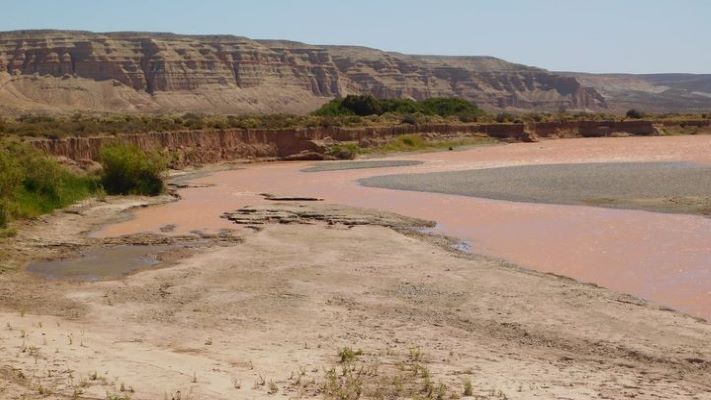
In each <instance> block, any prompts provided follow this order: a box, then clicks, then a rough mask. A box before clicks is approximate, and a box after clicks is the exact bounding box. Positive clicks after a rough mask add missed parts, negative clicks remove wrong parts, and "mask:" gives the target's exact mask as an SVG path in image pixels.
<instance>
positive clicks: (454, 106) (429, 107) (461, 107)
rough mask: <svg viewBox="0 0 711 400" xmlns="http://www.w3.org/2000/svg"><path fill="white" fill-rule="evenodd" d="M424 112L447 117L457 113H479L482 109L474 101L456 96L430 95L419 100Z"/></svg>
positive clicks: (481, 112)
mask: <svg viewBox="0 0 711 400" xmlns="http://www.w3.org/2000/svg"><path fill="white" fill-rule="evenodd" d="M420 105H421V107H422V112H423V113H424V114H430V115H432V114H434V115H439V116H441V117H449V116H452V115H459V114H471V115H480V114H483V111H482V110H480V109H479V107H477V106H476V105H474V103H472V102H470V101H467V100H464V99H460V98H456V97H430V98H429V99H426V100H423V101H421V102H420Z"/></svg>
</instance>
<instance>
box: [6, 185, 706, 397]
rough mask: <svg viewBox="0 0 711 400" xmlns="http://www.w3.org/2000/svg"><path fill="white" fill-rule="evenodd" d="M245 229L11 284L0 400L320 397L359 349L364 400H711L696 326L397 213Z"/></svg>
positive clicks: (75, 215)
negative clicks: (91, 271)
mask: <svg viewBox="0 0 711 400" xmlns="http://www.w3.org/2000/svg"><path fill="white" fill-rule="evenodd" d="M140 201H142V200H140ZM140 201H137V200H131V201H128V202H124V201H122V200H115V199H111V200H110V201H109V203H100V204H87V205H86V206H85V207H84V208H82V209H80V210H78V211H76V212H72V213H58V214H56V215H54V216H50V217H47V218H46V220H45V222H44V223H42V224H34V225H31V226H27V227H25V228H23V229H22V230H21V232H20V235H19V236H18V240H20V241H22V243H19V244H18V246H19V248H20V250H21V251H19V253H22V252H23V251H24V252H29V253H31V252H32V250H33V249H35V250H37V251H39V250H38V249H52V248H56V247H61V245H62V244H64V246H70V247H71V251H70V249H65V251H67V252H69V253H72V252H77V251H81V250H82V249H86V248H92V247H94V246H107V245H110V244H111V243H117V242H116V241H117V240H118V239H96V238H94V239H91V238H88V237H87V236H86V233H87V232H88V231H90V230H91V228H93V227H94V226H96V225H97V224H101V223H105V222H108V221H114V220H116V219H117V218H121V215H123V214H122V213H124V212H125V210H126V209H127V207H128V205H129V204H130V205H132V206H136V205H140ZM296 211H298V213H297V214H298V215H299V216H300V217H299V218H291V217H290V216H293V215H296V214H294V213H295V212H296ZM240 215H249V216H250V217H248V218H251V219H250V220H248V221H242V222H243V225H242V226H243V227H251V228H244V229H240V230H238V232H239V235H238V236H239V237H234V239H233V240H230V241H224V240H223V241H222V242H220V243H219V244H218V243H216V242H215V243H213V244H214V245H212V246H204V247H202V248H200V249H194V250H191V251H188V252H185V253H183V254H181V256H180V257H176V258H172V259H167V260H165V261H164V263H163V265H161V266H160V268H157V269H149V270H146V271H143V272H138V273H135V274H133V275H130V276H127V277H125V278H123V279H121V280H115V281H101V282H93V283H90V282H74V283H72V282H65V281H45V280H41V279H39V278H37V277H35V276H32V275H29V274H27V273H24V272H18V273H14V274H5V275H2V276H0V293H2V299H3V301H2V303H0V304H1V306H0V307H1V311H0V321H1V322H2V326H1V327H0V348H1V349H2V351H1V352H0V354H1V356H0V357H1V359H0V366H2V368H0V398H3V399H20V398H23V399H31V398H50V399H52V398H57V399H60V398H62V399H63V398H71V397H72V396H76V398H87V399H88V398H91V399H96V398H105V397H106V396H107V395H109V396H125V397H126V398H129V397H130V398H132V399H156V398H177V396H178V395H177V393H178V392H180V398H182V399H186V398H190V399H208V398H209V399H232V398H273V397H278V398H281V397H287V398H323V397H326V396H325V394H324V391H323V390H331V389H333V384H334V382H335V384H336V385H338V384H339V382H340V379H341V378H338V380H336V381H333V380H329V375H328V373H327V372H325V371H328V370H329V369H330V368H336V371H338V374H339V375H340V374H341V371H342V364H340V363H339V356H338V352H339V350H341V349H343V348H344V347H346V346H349V347H352V348H353V349H356V350H358V349H359V350H362V353H363V354H362V355H359V356H356V357H355V358H356V360H355V361H354V364H355V365H356V366H357V368H356V370H358V371H367V372H366V373H362V374H360V375H357V374H356V375H353V373H350V372H349V374H350V375H349V376H351V377H353V376H355V378H353V382H357V384H358V385H359V387H360V388H361V390H362V393H363V397H367V398H375V397H376V396H377V395H378V393H380V394H382V393H386V394H391V395H393V394H394V393H400V395H401V396H403V397H407V396H408V395H409V397H412V396H413V395H414V394H415V393H417V394H419V395H422V394H426V393H427V386H428V380H430V381H431V382H432V385H434V386H435V387H436V388H439V384H440V383H442V384H444V385H445V386H446V389H445V390H446V392H447V396H448V397H449V396H450V395H452V394H454V395H461V394H462V392H463V385H464V382H465V381H467V380H470V381H471V382H472V386H473V391H474V395H476V396H479V398H491V399H504V398H508V399H528V398H536V397H538V398H568V399H588V398H600V397H603V398H631V397H635V398H637V399H647V398H649V399H651V398H660V397H661V398H697V399H704V398H711V386H709V384H708V382H709V381H710V379H709V378H711V350H710V349H709V347H708V343H709V342H710V341H711V326H710V325H708V324H706V323H703V322H701V321H699V320H697V319H694V318H691V317H689V316H685V315H682V314H678V313H674V312H670V311H668V310H665V309H663V308H660V307H657V306H650V305H647V304H645V303H644V302H642V301H639V300H637V299H635V298H633V297H630V296H627V295H621V294H617V293H614V292H611V291H609V290H606V289H602V288H599V287H595V286H590V285H584V284H580V283H577V282H575V281H572V280H570V279H566V278H559V277H555V276H552V275H546V274H541V273H537V272H532V271H529V270H524V269H521V268H518V267H516V266H513V265H510V264H507V263H505V262H502V261H498V260H495V259H489V258H485V257H482V256H476V255H465V254H462V253H458V252H455V251H452V250H451V247H450V245H451V243H450V242H448V241H447V240H446V239H444V238H440V237H432V236H426V235H421V234H418V233H416V231H411V230H408V229H407V227H409V226H415V225H418V224H421V223H422V222H420V221H417V220H413V219H408V218H403V217H399V216H397V215H394V214H387V213H382V212H375V211H366V210H362V209H353V208H348V207H336V206H328V205H322V204H320V203H318V202H305V203H298V202H297V203H289V204H279V203H275V204H270V205H269V206H268V207H265V206H262V207H261V208H259V207H257V209H255V211H245V212H244V213H241V214H240ZM274 215H282V216H286V217H287V219H290V220H291V222H292V223H270V220H271V221H274V220H273V219H271V217H269V218H266V216H274ZM282 220H283V219H282ZM322 221H332V223H331V224H327V223H326V222H322ZM333 221H340V222H335V223H333ZM386 226H390V227H386ZM30 239H32V240H30ZM138 239H139V238H138V237H124V238H121V239H120V242H121V243H123V244H125V243H127V242H130V241H132V240H133V241H136V240H138ZM144 239H145V238H144ZM104 240H107V241H110V242H104ZM213 240H215V241H217V240H218V239H217V238H213ZM14 254H18V253H14ZM10 299H11V300H12V301H10ZM361 367H363V369H360V368H361ZM424 371H427V372H424ZM329 382H330V383H329ZM398 382H399V383H398ZM324 385H325V386H324ZM436 390H439V389H436ZM270 392H274V393H271V394H270Z"/></svg>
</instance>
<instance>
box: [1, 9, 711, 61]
mask: <svg viewBox="0 0 711 400" xmlns="http://www.w3.org/2000/svg"><path fill="white" fill-rule="evenodd" d="M50 28H51V29H75V30H89V31H96V32H111V31H149V32H174V33H184V34H233V35H238V36H247V37H250V38H253V39H288V40H295V41H300V42H306V43H311V44H349V45H360V46H367V47H374V48H378V49H383V50H389V51H398V52H402V53H410V54H442V55H488V56H494V57H499V58H503V59H505V60H508V61H512V62H517V63H522V64H527V65H533V66H537V67H541V68H546V69H549V70H554V71H578V72H596V73H603V72H628V73H658V72H688V73H711V51H710V50H711V0H468V1H467V0H429V1H423V0H352V1H345V0H330V1H326V0H292V1H288V0H251V1H238V0H233V1H229V0H199V1H197V0H109V1H107V0H0V31H7V30H18V29H50Z"/></svg>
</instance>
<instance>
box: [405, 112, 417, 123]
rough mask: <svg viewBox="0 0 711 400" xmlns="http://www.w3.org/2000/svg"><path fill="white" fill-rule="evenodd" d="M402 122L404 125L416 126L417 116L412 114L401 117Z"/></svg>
mask: <svg viewBox="0 0 711 400" xmlns="http://www.w3.org/2000/svg"><path fill="white" fill-rule="evenodd" d="M402 122H403V123H404V124H410V125H417V116H415V115H414V114H405V115H404V116H403V117H402Z"/></svg>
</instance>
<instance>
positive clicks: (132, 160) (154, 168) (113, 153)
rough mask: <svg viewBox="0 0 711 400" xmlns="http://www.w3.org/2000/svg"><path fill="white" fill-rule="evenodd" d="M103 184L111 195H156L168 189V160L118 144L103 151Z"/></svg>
mask: <svg viewBox="0 0 711 400" xmlns="http://www.w3.org/2000/svg"><path fill="white" fill-rule="evenodd" d="M101 164H102V166H103V168H104V172H103V175H102V178H101V182H102V184H103V186H104V189H105V190H106V192H107V193H109V194H140V195H149V196H155V195H158V194H160V193H162V192H163V191H164V190H165V184H164V182H163V178H164V176H165V173H166V171H167V158H166V157H163V156H162V155H161V154H159V153H157V152H147V151H143V150H141V149H140V148H138V146H135V145H128V144H117V145H111V146H107V147H104V148H103V149H102V150H101Z"/></svg>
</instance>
